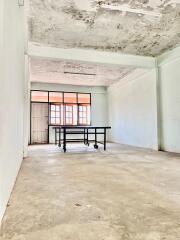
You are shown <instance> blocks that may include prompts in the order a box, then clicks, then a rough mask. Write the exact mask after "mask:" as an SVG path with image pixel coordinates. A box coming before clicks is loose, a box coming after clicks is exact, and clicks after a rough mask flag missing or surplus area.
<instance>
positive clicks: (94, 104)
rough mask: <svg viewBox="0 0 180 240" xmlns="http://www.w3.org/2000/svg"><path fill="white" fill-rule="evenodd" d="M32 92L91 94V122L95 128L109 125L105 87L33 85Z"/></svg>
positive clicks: (52, 134)
mask: <svg viewBox="0 0 180 240" xmlns="http://www.w3.org/2000/svg"><path fill="white" fill-rule="evenodd" d="M31 89H32V90H49V91H65V92H87V93H91V122H92V125H94V126H107V125H108V109H107V106H108V103H107V90H106V88H105V87H86V86H72V85H62V84H48V83H31ZM50 142H51V143H54V131H53V130H52V129H51V130H50Z"/></svg>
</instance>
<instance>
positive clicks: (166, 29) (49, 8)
mask: <svg viewBox="0 0 180 240" xmlns="http://www.w3.org/2000/svg"><path fill="white" fill-rule="evenodd" d="M103 4H106V5H109V6H113V7H114V6H115V7H116V6H120V7H122V6H127V7H128V8H130V9H135V10H139V11H141V10H143V11H147V12H150V13H151V12H155V13H158V14H161V16H160V17H154V16H149V15H147V14H146V15H144V14H138V13H132V12H128V11H126V12H125V11H114V10H110V9H104V8H103V7H102V6H103ZM27 9H28V10H27V12H28V16H27V17H28V22H29V40H30V41H32V42H36V43H38V44H40V45H48V46H53V47H61V48H87V49H99V50H105V51H115V52H123V53H130V54H137V55H144V56H157V55H160V54H162V53H164V52H165V51H167V50H169V49H172V48H174V47H176V46H178V45H179V44H180V2H179V0H136V1H134V0H101V1H100V0H51V1H50V0H29V7H27Z"/></svg>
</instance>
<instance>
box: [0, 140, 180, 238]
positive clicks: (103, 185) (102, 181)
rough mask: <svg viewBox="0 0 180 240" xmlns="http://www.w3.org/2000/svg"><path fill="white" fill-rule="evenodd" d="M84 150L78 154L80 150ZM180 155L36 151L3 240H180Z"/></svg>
mask: <svg viewBox="0 0 180 240" xmlns="http://www.w3.org/2000/svg"><path fill="white" fill-rule="evenodd" d="M77 146H78V147H77ZM179 169H180V155H177V154H170V153H162V152H155V151H150V150H145V149H138V148H133V147H128V146H123V145H119V144H108V150H107V151H106V152H104V151H103V150H102V148H100V149H99V150H94V149H93V148H92V147H90V148H86V147H84V146H82V145H71V146H70V147H68V152H67V153H66V154H64V153H62V152H60V151H59V149H58V148H57V147H55V146H53V145H49V146H47V145H46V146H32V147H30V149H29V157H28V158H26V159H25V160H24V161H23V164H22V168H21V171H20V173H19V176H18V178H17V182H16V185H15V187H14V190H13V193H12V196H11V199H10V202H9V206H8V208H7V211H6V215H5V217H4V222H3V225H2V231H1V237H0V239H1V240H5V239H7V240H8V239H11V240H41V239H42V240H44V239H51V240H57V239H58V240H59V239H62V240H65V239H68V240H85V239H86V240H97V239H98V240H179V239H180V174H179Z"/></svg>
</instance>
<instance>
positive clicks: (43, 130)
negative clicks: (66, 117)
mask: <svg viewBox="0 0 180 240" xmlns="http://www.w3.org/2000/svg"><path fill="white" fill-rule="evenodd" d="M48 111H49V110H48V103H32V105H31V144H47V143H48Z"/></svg>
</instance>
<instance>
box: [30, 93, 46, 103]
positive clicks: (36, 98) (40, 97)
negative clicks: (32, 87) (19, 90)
mask: <svg viewBox="0 0 180 240" xmlns="http://www.w3.org/2000/svg"><path fill="white" fill-rule="evenodd" d="M31 101H33V102H48V92H43V91H42V92H41V91H32V92H31Z"/></svg>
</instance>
